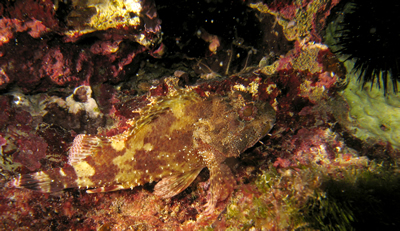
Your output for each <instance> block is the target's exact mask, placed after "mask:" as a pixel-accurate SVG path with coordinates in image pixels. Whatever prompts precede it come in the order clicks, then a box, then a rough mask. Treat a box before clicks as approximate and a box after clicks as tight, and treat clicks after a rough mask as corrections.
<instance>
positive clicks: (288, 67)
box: [0, 0, 400, 230]
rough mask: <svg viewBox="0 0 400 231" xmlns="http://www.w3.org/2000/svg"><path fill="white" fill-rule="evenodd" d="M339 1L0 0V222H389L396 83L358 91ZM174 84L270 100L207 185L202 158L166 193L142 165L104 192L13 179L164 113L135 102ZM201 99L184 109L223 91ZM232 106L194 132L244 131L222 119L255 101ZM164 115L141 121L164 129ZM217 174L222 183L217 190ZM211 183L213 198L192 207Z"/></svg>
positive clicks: (165, 94) (76, 225) (301, 225)
mask: <svg viewBox="0 0 400 231" xmlns="http://www.w3.org/2000/svg"><path fill="white" fill-rule="evenodd" d="M344 2H345V1H324V0H307V1H300V0H285V1H276V0H266V1H263V2H261V1H239V0H237V1H225V0H218V1H216V0H206V1H199V2H198V1H183V0H176V1H171V2H170V1H151V0H142V1H125V0H124V1H122V0H121V1H119V0H118V1H91V0H89V1H50V0H44V1H36V0H28V1H21V0H16V1H6V2H4V3H3V2H1V3H0V14H1V17H0V93H1V95H0V108H1V110H0V176H1V177H0V186H1V187H0V191H1V193H0V218H1V220H2V222H1V223H0V229H2V230H3V229H4V230H28V229H29V230H41V229H44V228H47V229H48V230H129V229H131V230H358V229H360V230H362V229H365V227H368V228H372V229H382V228H383V229H385V230H398V229H399V226H400V224H399V223H398V221H397V220H398V219H397V218H398V216H399V214H400V211H399V210H398V208H399V207H400V206H399V204H398V196H399V195H398V194H399V193H398V192H399V186H400V185H399V175H398V173H399V166H398V164H397V163H398V161H399V157H400V151H399V150H398V138H397V135H396V134H397V133H396V130H397V129H396V126H397V122H396V118H397V117H396V115H395V114H396V110H397V109H396V108H397V107H398V103H397V102H398V100H397V95H396V94H395V93H393V92H389V91H388V92H387V93H386V95H385V93H384V92H383V91H379V89H377V88H373V89H372V91H365V90H363V89H362V88H361V85H362V84H361V85H360V84H359V83H357V80H356V79H357V77H358V76H357V74H354V73H352V72H351V69H352V66H351V65H353V64H352V62H350V60H347V61H346V62H343V61H344V59H345V58H343V57H342V56H341V55H340V54H338V53H336V54H335V53H334V52H333V51H336V50H337V49H336V48H337V47H336V46H334V45H333V44H334V43H335V42H337V41H338V40H336V39H337V38H335V37H334V36H332V34H333V32H332V31H333V30H334V29H336V26H335V25H337V24H335V23H331V22H332V18H328V16H329V15H331V16H332V17H334V18H336V16H337V15H339V16H340V15H341V14H338V12H340V9H342V8H341V7H342V6H343V5H344ZM335 6H336V7H335ZM331 16H330V17H331ZM371 17H372V16H371ZM372 18H373V17H372ZM105 19H110V20H105ZM161 20H162V24H161ZM2 25H4V26H2ZM161 26H162V27H161ZM325 28H326V30H324V29H325ZM322 38H325V43H326V44H327V45H326V44H323V43H322V41H323V39H322ZM161 41H162V43H161ZM363 49H366V51H367V50H368V49H369V48H364V47H363ZM353 63H354V62H353ZM368 84H369V83H367V84H365V86H364V87H365V88H368V89H369V88H370V87H371V85H368ZM375 84H377V83H376V82H375ZM390 84H391V82H390V81H388V88H390V87H392V86H391V85H390ZM182 92H185V94H191V95H196V97H197V98H199V99H207V98H213V97H214V98H220V99H226V98H229V97H232V96H236V98H235V99H236V101H235V102H236V103H243V102H244V101H245V100H250V101H252V102H262V103H265V104H269V105H271V106H272V107H273V109H274V111H275V112H276V121H275V124H274V126H273V128H272V130H270V131H269V133H268V134H267V135H266V136H265V137H264V138H262V139H260V140H258V139H256V140H253V141H252V142H250V143H251V144H248V145H246V147H250V146H251V148H248V149H247V150H246V151H244V152H242V153H241V154H240V155H239V154H238V153H229V154H228V156H229V155H231V157H228V158H227V159H226V160H225V161H224V162H223V166H224V170H229V172H231V174H230V177H229V184H225V185H227V187H225V188H218V187H217V186H216V184H215V182H214V180H215V176H216V175H215V174H216V172H215V169H213V166H209V167H210V169H208V168H204V169H203V170H201V171H200V170H199V172H198V176H197V177H192V178H193V179H191V180H193V182H192V183H191V184H190V185H185V186H186V187H183V188H180V189H182V190H177V191H179V192H180V193H178V194H177V195H175V196H173V197H168V198H165V197H164V198H163V196H162V195H161V196H160V193H159V192H160V190H159V189H160V186H157V184H158V182H150V181H151V180H148V181H146V182H149V183H146V182H141V185H140V186H137V187H133V188H132V189H130V188H129V189H125V190H118V191H111V189H112V188H111V187H109V188H105V189H108V190H105V191H109V192H106V193H87V192H86V188H85V189H79V188H78V189H76V188H70V189H65V190H63V191H60V192H57V193H53V194H47V193H42V192H37V191H33V190H29V189H20V188H13V187H12V186H18V185H20V186H22V185H21V184H25V186H26V187H27V188H33V189H38V188H40V187H41V186H45V184H42V185H39V186H38V185H37V184H35V183H37V182H36V181H26V179H28V178H26V177H27V176H33V178H32V177H31V179H36V180H37V179H46V178H45V176H46V175H45V174H40V173H36V174H35V172H41V173H49V172H53V173H54V172H57V173H58V174H60V175H62V174H63V173H64V174H65V175H67V173H70V172H68V170H69V169H68V166H70V165H69V164H68V162H69V163H71V159H68V158H69V157H68V153H69V150H71V146H73V145H75V144H76V142H74V139H75V138H76V137H78V139H79V137H123V134H127V133H129V131H131V129H132V127H134V126H135V124H136V122H137V121H147V122H149V123H150V124H155V123H156V122H157V121H158V120H157V121H156V119H157V118H160V120H162V119H163V118H165V116H166V115H168V114H166V113H164V112H159V114H157V113H156V115H158V117H157V116H155V117H151V116H148V117H146V115H143V111H146V109H149V105H153V106H154V108H157V106H160V107H161V106H162V105H164V106H165V105H166V104H168V103H171V102H173V103H171V105H169V106H170V107H169V108H172V109H171V110H172V111H174V112H175V113H177V114H179V113H182V112H183V111H182V110H183V108H181V107H180V106H179V105H180V104H178V103H176V102H177V101H176V100H171V101H168V99H175V98H174V97H178V98H179V96H180V95H182ZM239 95H240V96H242V97H244V98H243V99H241V98H240V97H239ZM157 99H158V100H157ZM160 99H163V100H160ZM212 102H214V105H216V107H215V108H214V109H213V111H211V109H204V110H203V109H202V110H199V109H196V108H194V109H193V111H192V112H191V113H194V114H196V113H201V114H202V115H204V118H209V117H210V116H212V115H218V114H219V113H216V112H218V107H217V106H218V105H222V104H218V103H216V102H217V101H215V100H214V101H212ZM164 108H165V107H164ZM219 109H220V111H221V114H222V111H223V109H224V108H223V107H220V108H219ZM237 109H238V110H237V112H238V118H239V119H238V120H229V121H230V122H229V123H226V124H224V123H221V124H222V125H221V124H217V123H216V122H217V121H208V122H203V123H202V124H199V126H200V125H201V126H202V129H199V130H198V131H197V135H198V136H199V137H201V139H202V140H204V141H207V140H208V141H209V142H223V141H224V139H223V138H220V137H217V136H215V135H214V136H213V137H216V138H215V139H214V140H215V141H213V139H207V137H208V135H207V133H206V132H204V131H214V132H215V134H218V132H217V131H220V132H224V133H221V134H228V135H229V137H233V138H232V139H231V140H230V141H229V142H228V143H230V144H232V143H233V144H237V145H240V144H242V142H243V141H244V140H248V138H249V134H251V132H250V133H246V134H247V138H246V136H245V135H244V137H241V136H240V134H242V133H240V132H239V133H240V134H239V133H237V132H235V130H234V129H225V130H224V128H226V127H227V126H228V125H229V126H230V127H232V126H234V125H235V124H236V125H238V124H240V123H239V122H243V123H244V122H248V123H251V122H252V121H255V119H254V118H255V116H257V115H258V113H259V112H260V111H261V112H262V110H260V109H258V108H255V105H254V104H246V105H243V106H242V107H240V108H237ZM224 110H225V109H224ZM147 111H149V110H147ZM228 111H229V110H228ZM388 115H390V116H388ZM143 116H144V117H143ZM163 116H164V117H163ZM179 118H180V120H184V119H185V117H179ZM146 119H147V120H146ZM153 119H154V121H153ZM166 121H167V120H166ZM214 122H215V123H214ZM171 124H172V123H171ZM217 125H218V126H217ZM165 126H168V123H167V122H166V123H162V124H159V125H157V126H156V127H158V128H159V129H160V130H157V133H149V134H148V135H151V134H158V136H159V139H168V137H166V136H165V135H168V134H170V133H169V132H166V129H165ZM175 127H177V128H178V130H179V129H181V130H179V131H182V129H183V128H182V127H179V126H178V125H176V124H175ZM147 128H148V127H147ZM154 129H157V128H154ZM207 129H208V130H207ZM267 130H269V129H266V130H265V131H263V132H265V133H267ZM146 134H147V133H146ZM163 135H164V136H163ZM228 135H227V136H228ZM180 137H181V138H182V143H183V142H184V139H185V137H186V136H180ZM132 139H133V140H135V139H136V138H131V139H130V140H131V141H132ZM100 140H101V139H100ZM151 140H157V139H156V138H152V139H151ZM103 141H104V139H103V140H101V142H103ZM225 141H226V140H225ZM101 142H97V144H101ZM132 142H133V141H132ZM122 143H123V142H122ZM93 144H96V142H92V143H91V145H93ZM119 144H121V143H119ZM129 145H131V144H129ZM179 145H180V144H176V145H175V146H177V147H178V146H179ZM117 146H118V145H117ZM200 146H201V145H200ZM200 146H199V147H200ZM114 147H116V143H115V141H114ZM137 147H138V146H133V147H130V148H131V149H135V148H137ZM146 147H147V151H150V150H151V147H149V146H146ZM213 147H216V148H217V149H220V150H222V149H224V148H225V149H226V148H227V147H228V146H224V145H222V146H221V147H219V146H215V145H213ZM157 148H166V147H163V146H162V145H161V146H160V145H158V146H157ZM72 149H73V150H72V151H74V150H76V145H75V146H73V148H72ZM107 150H111V149H105V150H104V151H102V152H107ZM208 151H210V150H208ZM210 152H211V151H210ZM90 153H93V152H92V151H91V152H90ZM141 157H145V155H143V156H141ZM152 157H153V156H152ZM78 159H79V158H78ZM89 159H90V158H89ZM89 159H87V161H89ZM75 160H77V159H75ZM92 160H93V159H91V160H90V161H92ZM96 161H97V162H99V163H100V162H101V161H105V158H97V159H96ZM78 162H79V161H78ZM75 163H76V162H75ZM91 163H92V162H91ZM179 163H187V165H190V162H179ZM80 166H81V167H82V166H83V165H82V164H81V165H80ZM155 166H158V165H157V164H155ZM70 167H71V166H70ZM228 168H229V169H228ZM60 169H61V170H63V169H65V170H63V171H60ZM81 170H82V169H81ZM179 170H183V168H177V171H179ZM82 171H83V170H82ZM102 174H104V175H107V174H108V176H111V175H110V174H112V173H111V172H110V171H104V172H103V173H102ZM35 176H36V178H35ZM16 179H25V181H24V182H22V181H21V182H18V181H16ZM225 179H226V178H225ZM222 180H223V179H222ZM160 182H163V181H162V180H161V181H160ZM213 182H214V183H213ZM164 183H165V181H164ZM224 183H227V182H224ZM99 185H100V183H99ZM233 185H235V186H233ZM29 186H31V187H29ZM62 188H63V187H62ZM114 189H115V188H114ZM225 189H226V190H228V191H229V192H232V193H231V197H230V198H229V199H227V200H223V199H222V198H227V197H225V196H226V195H225V194H226V193H224V192H225ZM211 192H217V193H215V194H216V195H212V193H211ZM218 192H219V194H218ZM212 196H215V198H216V197H218V198H217V201H218V203H215V204H213V206H214V207H213V209H214V210H208V213H207V211H206V212H205V206H207V205H210V200H212ZM219 199H221V200H219ZM389 211H390V212H389Z"/></svg>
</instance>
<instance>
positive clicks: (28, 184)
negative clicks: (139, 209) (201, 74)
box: [9, 92, 275, 212]
mask: <svg viewBox="0 0 400 231" xmlns="http://www.w3.org/2000/svg"><path fill="white" fill-rule="evenodd" d="M140 115H141V116H140V118H139V119H138V120H137V121H136V122H135V123H134V125H133V126H132V127H131V128H130V129H129V130H128V131H126V132H124V133H123V134H120V135H116V136H113V137H104V136H96V135H84V134H80V135H78V136H77V137H76V138H75V140H74V142H73V145H72V147H71V149H70V153H69V161H68V164H66V165H65V167H63V168H56V169H51V170H48V171H42V172H37V173H33V174H29V175H22V176H19V177H18V178H15V179H14V180H13V181H11V182H10V184H9V185H10V186H12V187H17V188H28V189H33V190H37V191H40V192H46V193H51V192H57V191H61V190H63V189H66V188H87V189H88V190H87V192H89V193H95V192H106V191H113V190H120V189H127V188H133V187H136V186H139V185H143V184H145V183H147V182H153V181H158V183H157V184H156V186H155V188H154V193H155V194H156V195H157V196H159V197H162V198H169V197H172V196H174V195H176V194H178V193H180V192H182V191H183V190H184V189H185V188H187V187H188V186H189V185H190V184H191V183H192V182H193V180H194V179H195V178H196V177H197V175H198V174H199V173H200V171H201V170H202V169H203V168H204V167H207V168H208V169H209V170H210V187H211V188H210V194H211V197H210V198H211V199H210V200H209V201H208V203H207V205H206V208H207V211H208V212H210V211H213V209H214V208H215V205H216V203H217V202H218V201H222V200H225V199H227V198H228V197H229V196H230V195H231V193H232V191H233V189H234V186H235V184H236V181H235V180H234V178H233V175H232V172H231V170H230V169H229V167H228V166H226V165H225V164H224V163H223V162H224V160H225V159H226V158H227V157H237V156H238V155H239V154H240V153H242V152H243V151H244V150H246V149H247V148H249V147H251V146H253V145H254V144H255V143H256V142H257V141H258V140H259V139H261V138H262V137H264V136H265V135H266V134H267V133H268V132H269V130H270V129H271V128H272V126H273V124H274V122H275V111H274V110H273V108H272V107H271V106H270V105H269V104H268V103H266V102H258V101H251V100H246V99H245V97H244V96H243V94H240V93H231V94H229V95H228V96H224V97H222V96H210V97H207V98H200V97H199V96H198V95H197V94H196V93H194V92H191V93H182V94H178V95H175V96H169V97H164V98H158V99H155V100H154V101H153V103H152V104H151V105H148V106H147V107H145V108H144V109H142V110H141V112H140Z"/></svg>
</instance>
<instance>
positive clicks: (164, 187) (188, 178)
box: [154, 168, 201, 198]
mask: <svg viewBox="0 0 400 231" xmlns="http://www.w3.org/2000/svg"><path fill="white" fill-rule="evenodd" d="M200 171H201V168H199V169H196V170H193V171H191V172H188V173H184V174H179V175H172V176H168V177H165V178H163V179H162V180H161V181H160V182H158V183H157V184H156V186H155V187H154V194H155V195H157V196H159V197H161V198H170V197H173V196H175V195H177V194H178V193H180V192H182V191H183V190H185V189H186V188H187V187H189V185H190V184H191V183H192V182H193V181H194V179H196V177H197V175H199V173H200Z"/></svg>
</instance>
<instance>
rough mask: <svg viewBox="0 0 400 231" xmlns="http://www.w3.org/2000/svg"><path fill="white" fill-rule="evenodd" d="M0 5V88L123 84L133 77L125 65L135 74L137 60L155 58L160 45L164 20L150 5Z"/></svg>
mask: <svg viewBox="0 0 400 231" xmlns="http://www.w3.org/2000/svg"><path fill="white" fill-rule="evenodd" d="M0 4H1V8H2V9H3V13H2V16H3V17H2V18H1V19H0V25H2V26H1V28H2V29H1V31H0V36H1V39H0V41H1V44H0V89H10V88H12V86H13V85H17V86H18V87H20V88H22V90H23V91H25V92H27V93H28V92H31V91H33V90H35V91H45V90H47V89H49V88H51V87H52V86H53V85H59V86H72V87H77V86H79V85H85V84H86V85H89V84H93V83H92V82H94V81H95V82H97V83H103V82H105V81H114V82H119V81H121V80H122V79H124V78H127V75H129V74H130V73H131V72H130V71H128V72H127V69H129V68H124V67H125V66H127V65H129V66H130V68H131V69H135V70H136V69H137V67H135V63H136V62H135V61H134V58H135V57H136V56H137V55H139V54H140V53H143V52H145V51H149V53H150V54H153V53H157V52H155V50H156V49H157V48H158V46H159V45H160V34H161V31H160V23H161V21H160V19H158V17H157V12H156V9H155V4H154V2H153V1H151V0H148V1H147V0H146V1H114V2H112V3H111V2H109V1H87V2H84V3H83V2H82V3H81V2H79V1H78V2H76V1H71V2H66V3H63V2H60V1H55V2H54V3H53V2H51V1H34V0H31V1H28V2H25V3H24V1H15V2H13V3H11V2H7V3H0ZM24 4H26V5H24ZM24 9H29V10H27V11H24ZM21 44H22V45H21ZM161 47H162V46H161ZM33 50H34V51H35V52H32V51H33ZM135 70H132V71H135ZM93 75H95V76H102V78H96V79H95V80H93V79H91V76H93ZM33 86H35V87H34V88H33Z"/></svg>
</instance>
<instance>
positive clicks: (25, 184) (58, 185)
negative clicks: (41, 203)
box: [6, 166, 77, 193]
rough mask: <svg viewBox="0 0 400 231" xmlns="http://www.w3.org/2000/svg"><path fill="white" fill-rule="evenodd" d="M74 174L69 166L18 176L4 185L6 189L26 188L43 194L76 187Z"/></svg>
mask: <svg viewBox="0 0 400 231" xmlns="http://www.w3.org/2000/svg"><path fill="white" fill-rule="evenodd" d="M76 178H77V177H76V174H75V171H74V169H73V168H72V167H71V166H67V167H65V168H56V169H52V170H49V171H42V172H36V173H32V174H24V175H20V176H18V177H16V178H14V179H13V180H11V181H10V182H8V183H7V184H6V187H8V188H26V189H30V190H34V191H38V192H43V193H52V192H58V191H61V190H63V189H65V188H72V187H76V182H75V180H76Z"/></svg>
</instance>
